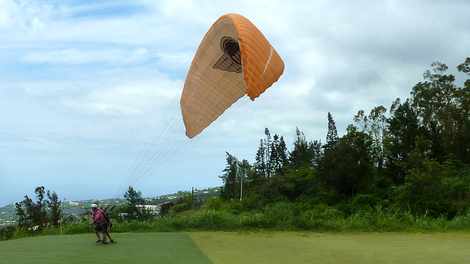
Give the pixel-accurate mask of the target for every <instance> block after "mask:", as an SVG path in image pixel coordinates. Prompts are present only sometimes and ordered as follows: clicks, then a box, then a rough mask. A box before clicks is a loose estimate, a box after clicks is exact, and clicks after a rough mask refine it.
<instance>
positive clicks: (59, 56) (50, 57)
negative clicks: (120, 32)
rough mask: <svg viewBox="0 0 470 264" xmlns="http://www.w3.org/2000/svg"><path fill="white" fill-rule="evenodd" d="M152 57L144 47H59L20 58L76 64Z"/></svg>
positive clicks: (28, 60)
mask: <svg viewBox="0 0 470 264" xmlns="http://www.w3.org/2000/svg"><path fill="white" fill-rule="evenodd" d="M150 59H152V54H150V52H149V51H148V50H147V49H145V48H135V49H131V50H127V49H102V50H79V49H61V50H53V51H45V52H37V51H35V52H31V53H27V54H25V56H24V57H23V58H22V59H21V61H22V62H25V63H34V64H59V65H77V64H90V63H106V64H133V63H139V62H145V61H147V60H150Z"/></svg>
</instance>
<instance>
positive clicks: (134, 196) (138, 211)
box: [124, 186, 145, 219]
mask: <svg viewBox="0 0 470 264" xmlns="http://www.w3.org/2000/svg"><path fill="white" fill-rule="evenodd" d="M124 198H125V199H126V201H127V210H126V211H127V213H128V215H129V218H130V219H142V218H143V215H144V212H143V211H144V209H143V208H139V207H138V206H140V205H144V204H145V200H144V199H143V198H142V193H141V192H140V191H137V190H135V189H134V188H133V187H132V186H129V188H128V189H127V192H126V193H125V194H124Z"/></svg>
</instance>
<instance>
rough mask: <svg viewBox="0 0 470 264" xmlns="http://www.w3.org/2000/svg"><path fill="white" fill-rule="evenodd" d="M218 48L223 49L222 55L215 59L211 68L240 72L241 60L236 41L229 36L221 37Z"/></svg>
mask: <svg viewBox="0 0 470 264" xmlns="http://www.w3.org/2000/svg"><path fill="white" fill-rule="evenodd" d="M220 48H221V49H222V51H223V55H222V56H221V57H220V58H219V59H218V60H217V62H216V63H215V64H214V66H213V68H214V69H219V70H222V71H228V72H237V73H240V72H242V60H241V55H240V45H239V44H238V41H236V40H234V39H233V38H231V37H223V38H222V39H221V40H220Z"/></svg>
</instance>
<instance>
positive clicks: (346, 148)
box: [320, 126, 374, 197]
mask: <svg viewBox="0 0 470 264" xmlns="http://www.w3.org/2000/svg"><path fill="white" fill-rule="evenodd" d="M371 141H372V140H371V138H370V137H369V135H367V134H366V133H364V132H359V131H357V130H356V128H355V127H353V126H350V127H348V132H347V134H346V135H345V136H343V137H342V138H340V139H339V140H338V142H337V143H336V144H335V147H334V149H328V150H327V151H325V155H324V157H323V160H322V162H321V165H320V175H321V178H322V181H323V182H324V183H325V184H326V185H327V186H328V187H329V188H331V189H332V190H334V191H335V192H336V193H337V194H339V195H340V196H342V197H353V196H354V195H355V194H357V193H365V192H368V191H369V190H370V189H371V187H372V184H373V182H374V181H373V162H372V159H371V150H370V146H371Z"/></svg>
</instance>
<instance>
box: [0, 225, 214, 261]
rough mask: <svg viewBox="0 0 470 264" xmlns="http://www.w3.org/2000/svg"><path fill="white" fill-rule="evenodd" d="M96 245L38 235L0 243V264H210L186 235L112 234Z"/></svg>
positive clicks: (82, 238)
mask: <svg viewBox="0 0 470 264" xmlns="http://www.w3.org/2000/svg"><path fill="white" fill-rule="evenodd" d="M114 238H115V239H116V240H117V242H118V243H117V244H113V245H96V244H95V240H96V237H95V236H94V235H93V234H86V235H67V236H65V235H64V236H40V237H33V238H24V239H17V240H11V241H3V242H0V264H30V263H31V264H78V263H80V264H84V263H90V264H95V263H96V264H124V263H125V264H150V263H152V264H154V263H162V264H166V263H168V264H179V263H195V264H209V263H211V262H210V261H209V259H208V258H207V257H206V256H205V255H204V254H203V253H202V252H201V251H200V250H199V249H198V248H197V246H196V245H195V244H194V243H193V241H192V240H191V238H190V237H189V236H188V235H187V234H185V233H125V234H114Z"/></svg>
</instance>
